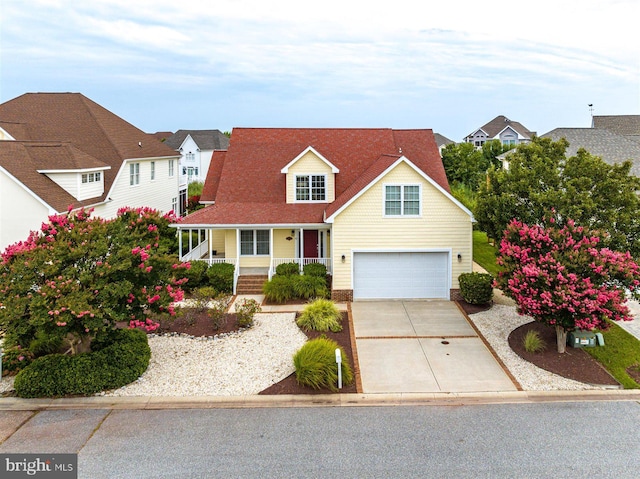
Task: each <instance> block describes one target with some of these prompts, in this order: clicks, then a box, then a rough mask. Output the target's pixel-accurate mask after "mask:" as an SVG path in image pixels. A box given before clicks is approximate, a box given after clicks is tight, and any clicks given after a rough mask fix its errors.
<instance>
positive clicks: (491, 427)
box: [0, 401, 640, 479]
mask: <svg viewBox="0 0 640 479" xmlns="http://www.w3.org/2000/svg"><path fill="white" fill-rule="evenodd" d="M16 429H17V430H16ZM0 440H1V441H3V442H2V443H1V444H0V453H8V452H23V453H30V452H33V453H37V452H40V453H53V452H55V453H62V452H78V453H79V457H78V471H79V474H78V477H80V478H92V479H99V478H218V477H219V478H235V477H259V478H289V477H291V478H307V477H309V478H332V477H339V478H343V479H344V478H386V477H393V478H410V477H420V478H430V477H434V478H466V477H473V478H476V477H486V478H489V477H490V478H549V477H553V478H573V479H575V478H582V477H588V476H590V477H598V478H608V477H612V478H613V477H615V478H620V479H622V478H637V477H640V404H639V403H637V402H629V401H628V402H577V403H539V404H504V405H476V406H423V407H420V406H398V407H333V408H278V409H272V408H263V409H197V410H195V409H193V410H156V411H153V410H60V411H41V412H30V411H0Z"/></svg>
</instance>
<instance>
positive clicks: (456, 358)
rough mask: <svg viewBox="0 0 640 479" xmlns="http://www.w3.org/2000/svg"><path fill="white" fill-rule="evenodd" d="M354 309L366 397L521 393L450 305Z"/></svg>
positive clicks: (377, 304)
mask: <svg viewBox="0 0 640 479" xmlns="http://www.w3.org/2000/svg"><path fill="white" fill-rule="evenodd" d="M351 309H352V314H353V325H354V333H355V337H356V348H357V351H358V363H359V366H360V375H361V380H362V391H363V392H364V393H366V394H371V393H430V392H433V393H439V392H446V393H457V392H478V393H479V392H506V391H516V390H517V389H518V387H517V385H516V384H515V383H514V382H513V381H512V380H511V379H510V376H509V375H508V374H507V372H506V371H505V370H504V369H503V368H502V367H501V365H500V364H499V363H498V361H497V360H496V359H495V358H494V357H493V355H492V354H491V352H490V351H489V349H488V348H487V347H486V346H485V344H484V342H483V341H482V339H481V338H480V337H479V336H478V334H477V333H476V331H475V330H474V329H473V328H472V326H471V325H470V324H469V322H468V321H467V319H466V318H465V316H464V314H463V313H462V312H461V311H460V310H459V309H458V307H457V305H456V304H455V303H453V302H451V301H443V300H442V301H439V300H431V301H417V300H416V301H361V302H354V303H352V305H351Z"/></svg>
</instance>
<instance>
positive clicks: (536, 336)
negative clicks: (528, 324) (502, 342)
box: [522, 330, 547, 353]
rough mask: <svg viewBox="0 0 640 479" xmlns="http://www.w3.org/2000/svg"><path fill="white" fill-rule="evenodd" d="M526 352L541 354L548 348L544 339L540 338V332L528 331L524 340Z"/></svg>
mask: <svg viewBox="0 0 640 479" xmlns="http://www.w3.org/2000/svg"><path fill="white" fill-rule="evenodd" d="M522 343H523V346H524V350H525V351H526V352H528V353H539V352H541V351H544V350H545V349H546V348H547V344H546V343H545V342H544V339H542V338H541V337H540V333H538V331H533V330H531V331H527V334H525V335H524V339H523V340H522Z"/></svg>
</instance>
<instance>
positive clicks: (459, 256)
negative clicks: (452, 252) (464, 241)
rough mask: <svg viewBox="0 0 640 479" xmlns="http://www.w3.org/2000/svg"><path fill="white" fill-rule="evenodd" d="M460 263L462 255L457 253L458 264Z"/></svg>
mask: <svg viewBox="0 0 640 479" xmlns="http://www.w3.org/2000/svg"><path fill="white" fill-rule="evenodd" d="M461 261H462V253H458V263H460V262H461Z"/></svg>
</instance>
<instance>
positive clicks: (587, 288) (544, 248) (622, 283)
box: [495, 217, 640, 352]
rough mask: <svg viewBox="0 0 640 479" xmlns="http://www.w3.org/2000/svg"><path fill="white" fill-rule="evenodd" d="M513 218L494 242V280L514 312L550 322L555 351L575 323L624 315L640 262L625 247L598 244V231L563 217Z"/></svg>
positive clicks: (600, 324) (588, 325) (586, 326)
mask: <svg viewBox="0 0 640 479" xmlns="http://www.w3.org/2000/svg"><path fill="white" fill-rule="evenodd" d="M547 223H548V225H526V224H524V223H522V222H520V221H517V220H513V221H512V222H511V223H510V224H509V225H508V227H507V229H506V230H505V234H504V237H503V239H502V241H501V243H500V251H499V256H498V258H497V263H498V264H499V265H500V266H502V268H503V271H501V272H500V273H499V274H498V277H497V278H496V281H495V286H496V287H498V288H500V289H502V291H503V292H504V293H505V294H506V295H507V296H509V297H511V298H512V299H514V300H515V302H516V304H517V311H518V313H519V314H522V315H527V316H531V317H532V318H533V319H534V320H535V321H538V322H542V323H545V324H548V325H550V326H554V327H555V328H556V332H557V334H558V351H559V352H564V346H565V344H566V334H567V332H569V331H573V330H576V329H582V330H594V329H601V330H604V329H607V327H608V323H607V320H614V321H620V320H622V321H629V320H632V319H633V317H632V316H631V315H630V313H629V308H628V307H627V306H626V301H627V292H630V293H632V294H633V295H634V296H637V294H638V291H637V287H638V285H639V284H640V281H639V279H640V267H639V266H638V264H637V263H636V262H635V260H634V259H633V258H632V257H631V255H630V254H629V252H626V253H621V252H617V251H612V250H610V249H608V248H604V247H601V246H600V236H599V235H598V234H597V233H596V232H593V231H589V230H587V229H586V228H583V227H581V226H577V225H576V224H575V223H574V222H573V221H572V220H567V221H566V222H565V225H564V226H563V227H558V226H556V224H557V223H556V219H555V218H553V217H551V218H550V219H549V220H548V222H547Z"/></svg>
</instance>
